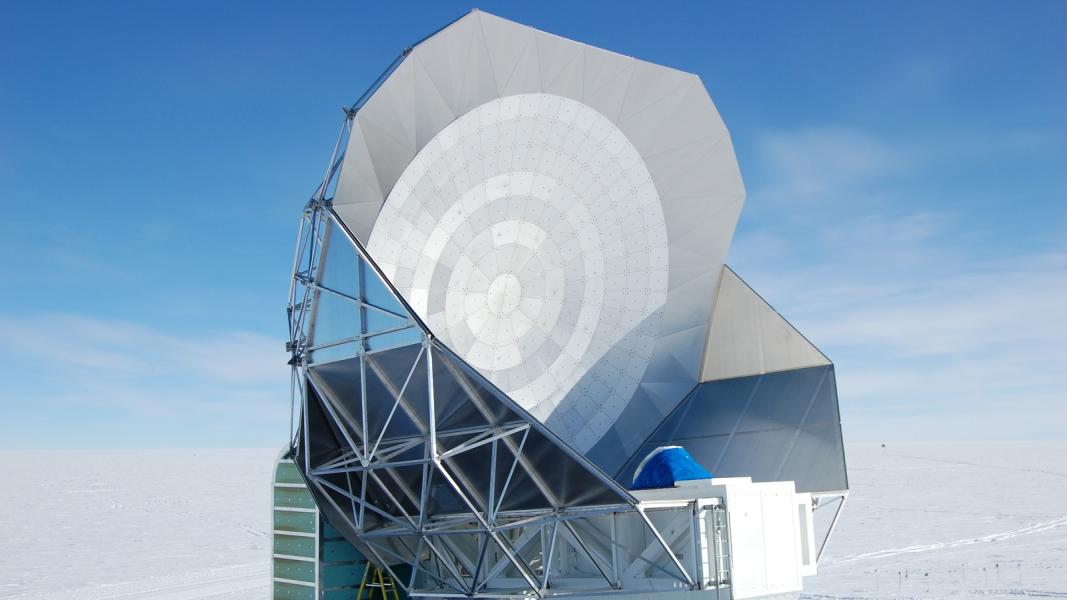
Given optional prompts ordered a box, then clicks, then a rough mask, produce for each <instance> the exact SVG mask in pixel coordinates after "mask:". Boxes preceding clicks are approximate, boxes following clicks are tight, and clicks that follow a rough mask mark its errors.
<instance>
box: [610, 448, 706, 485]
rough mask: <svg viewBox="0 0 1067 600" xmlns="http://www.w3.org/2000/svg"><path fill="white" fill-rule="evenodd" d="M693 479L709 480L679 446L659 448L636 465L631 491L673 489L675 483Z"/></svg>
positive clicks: (702, 470) (704, 472)
mask: <svg viewBox="0 0 1067 600" xmlns="http://www.w3.org/2000/svg"><path fill="white" fill-rule="evenodd" d="M693 479H711V473H708V472H707V471H706V470H704V467H702V466H700V465H699V464H698V463H697V461H695V460H693V457H692V456H690V455H689V453H688V452H686V451H685V448H682V447H681V446H660V447H659V448H656V449H655V450H653V451H652V452H649V453H648V456H646V457H645V459H644V460H642V461H641V464H639V465H637V471H635V472H634V481H633V483H632V484H631V485H630V489H631V490H650V489H654V488H669V487H674V484H675V482H678V481H690V480H693Z"/></svg>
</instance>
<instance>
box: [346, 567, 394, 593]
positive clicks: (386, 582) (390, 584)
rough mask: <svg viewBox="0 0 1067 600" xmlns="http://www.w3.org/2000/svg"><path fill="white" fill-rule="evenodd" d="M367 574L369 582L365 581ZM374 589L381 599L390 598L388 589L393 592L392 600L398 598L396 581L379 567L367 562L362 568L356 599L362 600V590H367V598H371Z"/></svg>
mask: <svg viewBox="0 0 1067 600" xmlns="http://www.w3.org/2000/svg"><path fill="white" fill-rule="evenodd" d="M368 574H369V575H370V581H369V582H368V581H367V575H368ZM375 589H377V590H378V591H379V593H381V600H390V598H389V592H390V591H392V592H393V598H392V600H400V592H397V591H396V582H395V581H393V577H392V576H391V575H389V574H388V573H386V572H385V570H384V569H382V568H381V567H376V566H374V565H372V564H370V563H367V568H366V569H363V579H361V580H360V581H359V593H358V594H356V600H363V590H366V591H367V600H371V599H372V598H373V597H374V590H375Z"/></svg>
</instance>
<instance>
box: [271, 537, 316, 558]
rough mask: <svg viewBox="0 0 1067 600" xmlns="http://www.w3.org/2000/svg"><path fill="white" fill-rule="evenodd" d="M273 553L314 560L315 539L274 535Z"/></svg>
mask: <svg viewBox="0 0 1067 600" xmlns="http://www.w3.org/2000/svg"><path fill="white" fill-rule="evenodd" d="M274 553H275V554H286V555H289V556H305V557H307V558H315V538H310V537H297V536H291V535H284V534H279V535H275V536H274Z"/></svg>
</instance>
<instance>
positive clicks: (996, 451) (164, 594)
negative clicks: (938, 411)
mask: <svg viewBox="0 0 1067 600" xmlns="http://www.w3.org/2000/svg"><path fill="white" fill-rule="evenodd" d="M276 453H277V450H274V449H267V450H196V451H188V450H186V451H182V450H153V451H68V452H0V599H14V598H18V599H35V600H36V599H41V600H44V599H48V600H139V599H160V600H192V599H204V598H217V599H221V598H226V599H230V600H253V599H254V600H264V599H266V598H267V597H268V596H269V589H270V586H269V583H268V582H269V563H268V560H269V559H268V556H269V555H268V552H269V549H268V545H269V541H270V537H269V534H268V519H269V511H270V508H269V506H270V500H269V495H268V489H269V480H270V467H271V464H272V462H273V460H274V457H275V455H276ZM848 458H849V472H850V478H851V484H852V490H853V491H852V496H851V498H850V499H849V502H848V505H847V506H846V509H845V513H844V516H843V517H842V519H841V522H840V523H839V525H838V530H837V532H836V533H835V534H834V539H833V541H832V543H831V544H830V548H829V550H828V551H827V554H826V556H825V557H824V559H823V564H822V566H821V568H820V575H819V576H817V577H815V578H809V579H808V580H806V582H805V583H806V588H807V590H806V592H805V596H806V597H810V598H896V597H909V598H945V597H951V598H958V597H982V598H989V599H992V598H998V597H1002V598H1009V597H1019V596H1037V597H1051V598H1058V597H1063V598H1067V444H1063V443H1060V444H1053V443H1048V444H1037V443H1027V444H889V445H888V447H887V448H884V449H883V448H881V447H879V446H852V447H850V449H849V455H848Z"/></svg>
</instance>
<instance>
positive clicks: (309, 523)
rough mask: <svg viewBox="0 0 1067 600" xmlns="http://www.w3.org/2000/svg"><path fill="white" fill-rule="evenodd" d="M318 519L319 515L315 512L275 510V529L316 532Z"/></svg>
mask: <svg viewBox="0 0 1067 600" xmlns="http://www.w3.org/2000/svg"><path fill="white" fill-rule="evenodd" d="M316 521H318V515H317V514H315V513H305V512H286V511H282V510H276V511H274V529H276V530H280V531H299V532H302V533H315V522H316Z"/></svg>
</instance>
